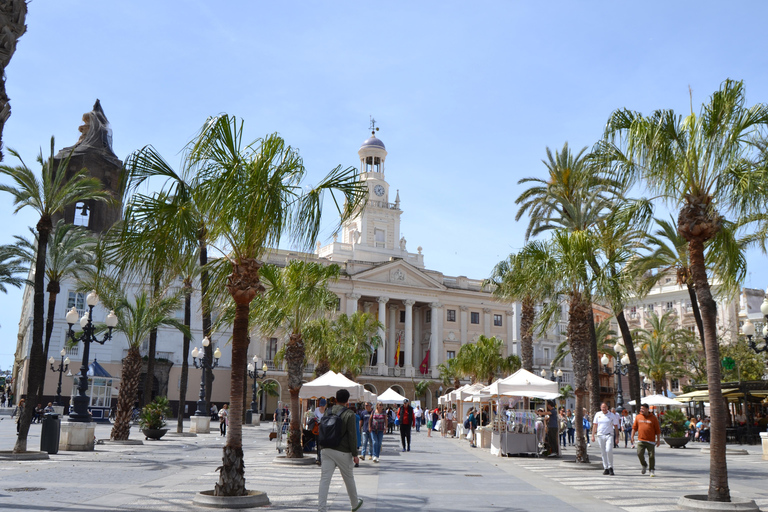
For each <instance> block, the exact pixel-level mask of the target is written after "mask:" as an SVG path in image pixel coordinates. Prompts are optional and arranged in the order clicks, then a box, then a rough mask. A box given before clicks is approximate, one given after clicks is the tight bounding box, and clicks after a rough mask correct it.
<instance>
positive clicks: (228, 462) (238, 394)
mask: <svg viewBox="0 0 768 512" xmlns="http://www.w3.org/2000/svg"><path fill="white" fill-rule="evenodd" d="M235 304H236V305H235V321H234V323H233V326H232V370H231V371H230V391H229V392H230V395H229V407H230V409H229V427H228V428H227V444H225V445H224V454H223V458H222V464H221V467H220V468H219V482H218V483H217V484H216V487H215V489H214V495H215V496H244V495H245V494H246V489H245V463H244V460H243V457H244V455H243V386H244V383H245V379H244V378H243V376H244V375H245V371H246V365H247V361H248V310H249V304H250V301H247V302H245V303H242V302H236V303H235Z"/></svg>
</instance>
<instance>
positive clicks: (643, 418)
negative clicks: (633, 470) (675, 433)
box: [632, 404, 661, 476]
mask: <svg viewBox="0 0 768 512" xmlns="http://www.w3.org/2000/svg"><path fill="white" fill-rule="evenodd" d="M635 434H637V439H638V440H637V458H639V459H640V464H642V466H643V469H642V470H641V471H642V474H645V470H646V469H648V470H650V472H651V476H656V473H655V471H656V447H657V446H659V445H660V444H661V427H660V426H659V420H657V419H656V416H654V415H653V414H652V413H651V411H650V410H649V409H648V404H642V405H641V406H640V414H638V415H637V416H636V417H635V422H634V424H633V425H632V442H633V443H634V442H635ZM646 450H648V463H647V464H646V463H645V451H646Z"/></svg>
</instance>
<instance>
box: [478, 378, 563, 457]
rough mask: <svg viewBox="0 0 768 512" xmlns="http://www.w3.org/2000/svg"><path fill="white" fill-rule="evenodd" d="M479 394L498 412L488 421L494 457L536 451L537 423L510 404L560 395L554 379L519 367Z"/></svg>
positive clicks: (530, 414) (552, 398)
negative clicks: (492, 400) (493, 401)
mask: <svg viewBox="0 0 768 512" xmlns="http://www.w3.org/2000/svg"><path fill="white" fill-rule="evenodd" d="M480 394H481V395H482V394H487V395H489V396H490V397H491V398H492V399H494V400H496V402H497V405H496V407H497V411H498V414H497V415H496V417H495V418H494V421H493V422H492V425H493V431H492V434H491V453H492V454H494V455H498V456H501V455H516V454H522V453H538V444H539V442H538V438H537V435H536V431H537V428H541V426H540V425H537V422H536V414H535V413H533V412H531V411H519V410H515V409H514V407H515V406H516V405H517V404H518V402H519V401H520V399H521V398H540V399H543V400H554V399H555V398H557V397H558V396H560V393H559V392H558V389H557V382H552V381H551V380H548V379H544V378H542V377H539V376H538V375H534V374H533V373H531V372H529V371H527V370H524V369H520V370H518V371H517V372H515V373H513V374H512V375H510V376H509V377H507V378H506V379H500V380H497V381H496V382H494V383H492V384H491V385H490V386H487V387H486V388H484V389H483V390H482V391H481V392H480Z"/></svg>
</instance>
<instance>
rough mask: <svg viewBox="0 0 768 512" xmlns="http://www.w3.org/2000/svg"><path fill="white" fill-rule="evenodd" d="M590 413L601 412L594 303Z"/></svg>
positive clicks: (592, 312) (590, 354) (591, 338)
mask: <svg viewBox="0 0 768 512" xmlns="http://www.w3.org/2000/svg"><path fill="white" fill-rule="evenodd" d="M589 304H590V306H589V311H588V312H587V317H588V319H589V325H588V327H589V337H590V343H589V398H590V400H589V412H590V413H592V414H594V413H596V412H597V411H599V410H600V403H601V402H602V400H600V362H599V361H600V358H599V354H598V353H597V333H596V332H595V314H594V311H593V310H592V303H591V301H590V302H589Z"/></svg>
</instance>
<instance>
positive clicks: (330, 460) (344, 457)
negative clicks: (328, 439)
mask: <svg viewBox="0 0 768 512" xmlns="http://www.w3.org/2000/svg"><path fill="white" fill-rule="evenodd" d="M322 460H323V462H322V464H321V466H320V490H319V492H318V499H317V510H318V512H326V511H327V510H328V488H329V487H330V486H331V478H333V471H334V470H335V469H336V466H338V467H339V471H340V472H341V477H342V478H343V479H344V485H345V486H346V487H347V494H348V495H349V503H350V504H351V505H352V508H355V507H356V506H357V486H356V485H355V476H354V475H353V474H352V470H353V468H354V467H355V463H354V461H353V460H352V454H351V453H346V452H340V451H338V450H334V449H333V448H323V457H322Z"/></svg>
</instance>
